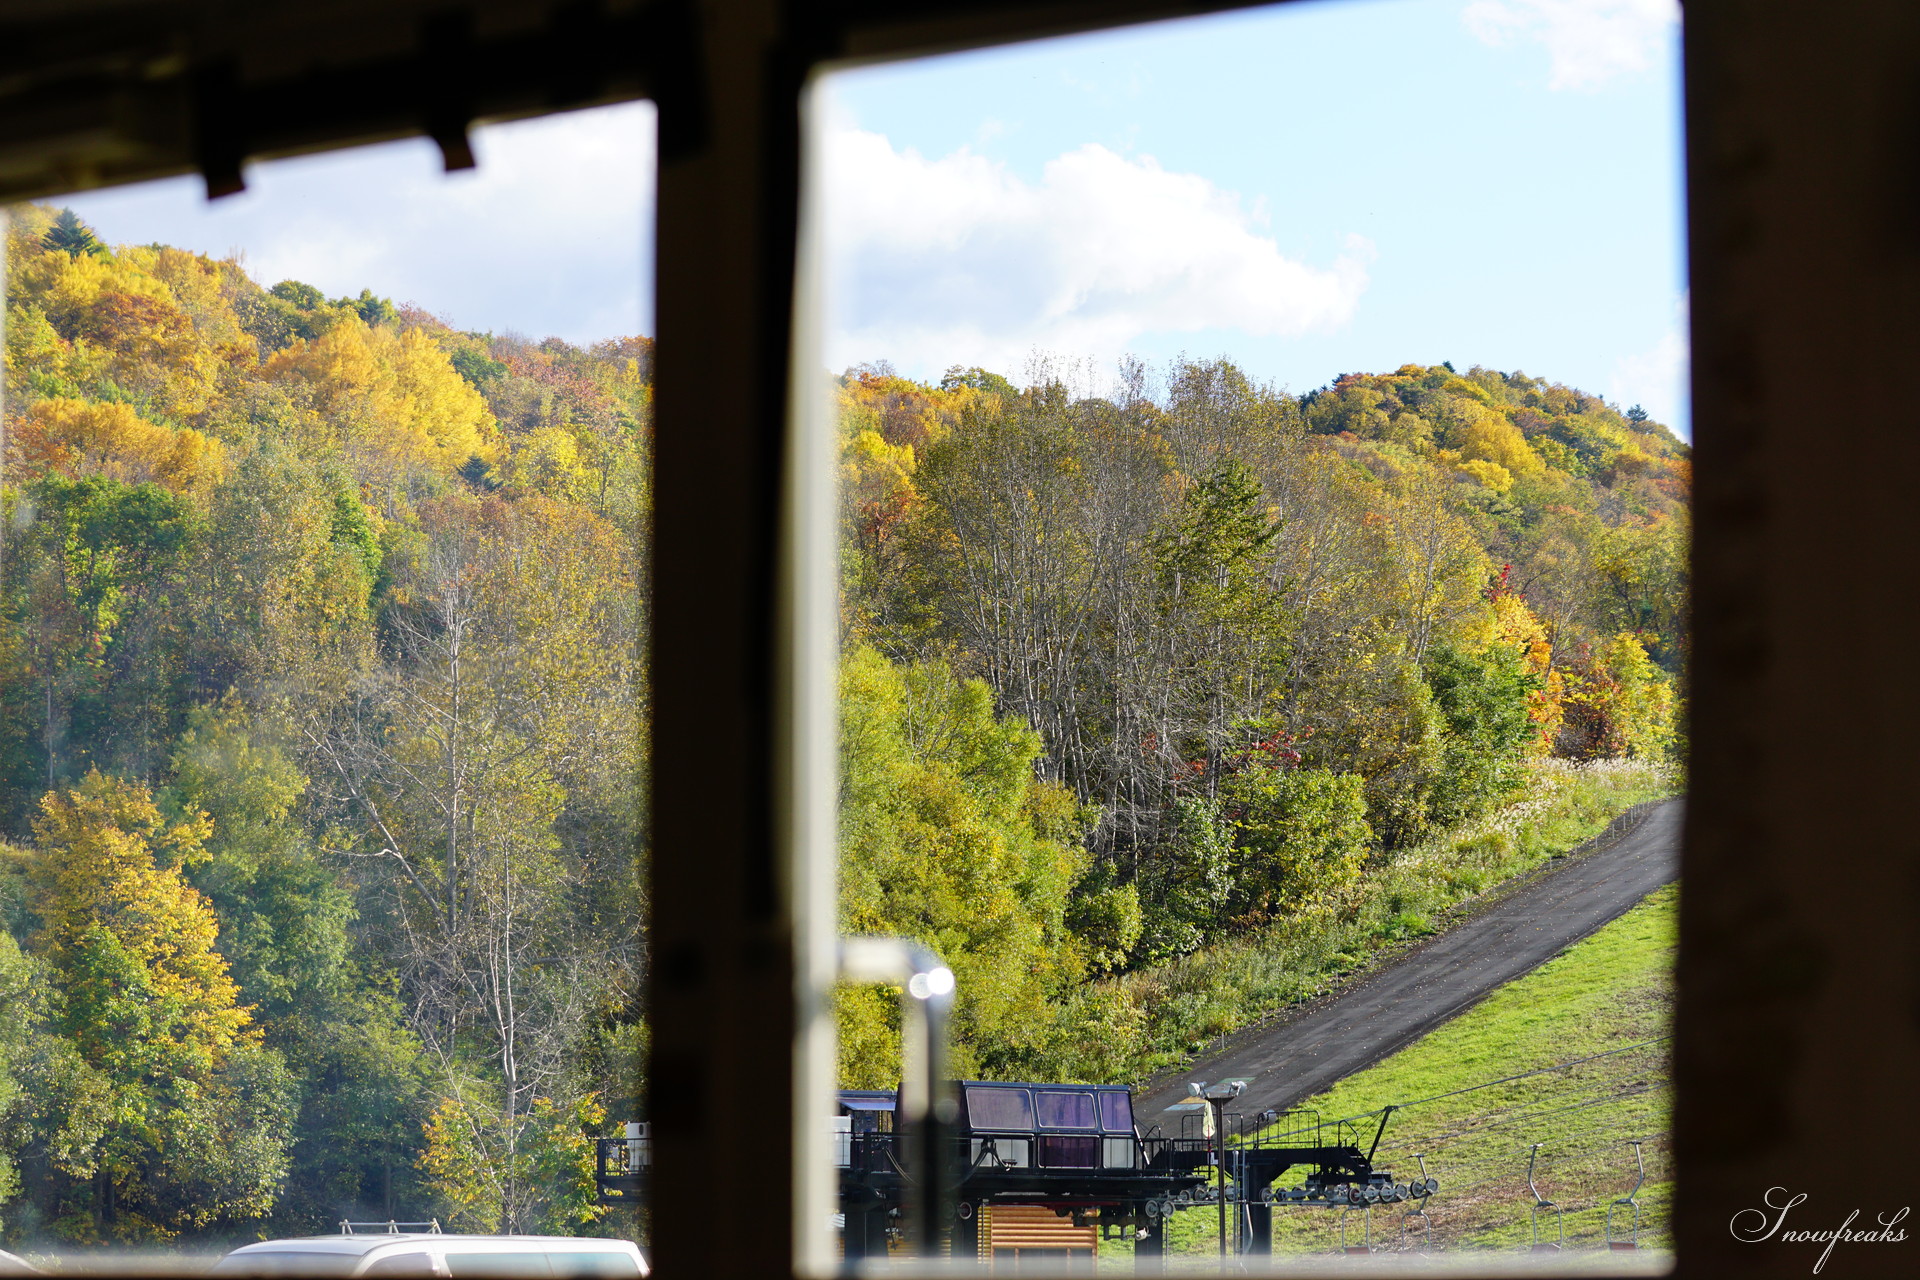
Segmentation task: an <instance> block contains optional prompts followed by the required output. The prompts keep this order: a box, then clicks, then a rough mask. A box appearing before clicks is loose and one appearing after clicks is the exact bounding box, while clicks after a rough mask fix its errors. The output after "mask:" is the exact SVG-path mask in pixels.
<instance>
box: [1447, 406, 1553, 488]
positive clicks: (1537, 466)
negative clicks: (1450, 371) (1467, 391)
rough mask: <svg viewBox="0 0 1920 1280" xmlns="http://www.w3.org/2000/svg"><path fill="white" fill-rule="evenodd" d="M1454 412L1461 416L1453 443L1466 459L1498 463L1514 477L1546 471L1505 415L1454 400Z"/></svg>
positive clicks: (1544, 465)
mask: <svg viewBox="0 0 1920 1280" xmlns="http://www.w3.org/2000/svg"><path fill="white" fill-rule="evenodd" d="M1454 410H1455V412H1456V413H1457V414H1458V416H1459V425H1458V426H1457V428H1456V429H1455V433H1454V444H1455V447H1456V448H1457V449H1458V450H1459V451H1460V455H1461V456H1462V457H1463V458H1466V459H1468V460H1472V459H1476V458H1477V459H1480V460H1481V461H1484V462H1491V463H1496V464H1498V465H1499V466H1501V467H1503V468H1505V469H1506V471H1507V472H1509V473H1510V474H1511V475H1514V476H1537V475H1539V474H1540V473H1541V472H1542V471H1544V470H1546V464H1545V463H1543V462H1541V461H1540V455H1539V454H1537V453H1535V452H1534V451H1533V447H1532V446H1531V445H1529V444H1528V443H1527V438H1526V437H1525V436H1524V435H1522V434H1521V433H1520V428H1518V427H1516V426H1514V425H1513V423H1512V421H1510V420H1509V419H1508V418H1507V417H1506V415H1504V414H1502V413H1499V412H1496V411H1495V410H1493V409H1489V408H1488V407H1486V406H1485V405H1482V404H1478V403H1476V402H1474V401H1471V400H1460V401H1455V402H1454Z"/></svg>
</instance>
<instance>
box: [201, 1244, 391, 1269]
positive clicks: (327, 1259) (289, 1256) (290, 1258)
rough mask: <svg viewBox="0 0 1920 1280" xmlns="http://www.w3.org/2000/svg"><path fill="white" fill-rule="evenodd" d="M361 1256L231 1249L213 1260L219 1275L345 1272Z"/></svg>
mask: <svg viewBox="0 0 1920 1280" xmlns="http://www.w3.org/2000/svg"><path fill="white" fill-rule="evenodd" d="M359 1260H360V1259H359V1258H358V1257H356V1256H355V1255H353V1254H351V1253H309V1252H305V1251H299V1250H293V1249H288V1250H285V1251H275V1250H268V1251H264V1252H261V1253H231V1254H228V1255H227V1256H226V1257H224V1258H222V1259H220V1261H219V1262H217V1263H215V1264H214V1267H213V1274H214V1275H217V1276H344V1275H351V1274H352V1273H353V1265H354V1263H356V1262H358V1261H359Z"/></svg>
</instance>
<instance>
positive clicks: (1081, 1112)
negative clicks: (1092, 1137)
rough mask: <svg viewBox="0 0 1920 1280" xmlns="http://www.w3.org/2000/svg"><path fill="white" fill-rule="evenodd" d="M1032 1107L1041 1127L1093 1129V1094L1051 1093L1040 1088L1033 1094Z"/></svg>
mask: <svg viewBox="0 0 1920 1280" xmlns="http://www.w3.org/2000/svg"><path fill="white" fill-rule="evenodd" d="M1034 1109H1035V1111H1036V1112H1037V1113H1038V1114H1039V1118H1040V1127H1041V1128H1043V1129H1093V1128H1097V1127H1098V1122H1097V1121H1096V1120H1095V1119H1094V1112H1093V1095H1092V1094H1090V1093H1051V1092H1048V1091H1047V1090H1044V1089H1042V1090H1040V1091H1039V1092H1037V1093H1036V1094H1035V1095H1034Z"/></svg>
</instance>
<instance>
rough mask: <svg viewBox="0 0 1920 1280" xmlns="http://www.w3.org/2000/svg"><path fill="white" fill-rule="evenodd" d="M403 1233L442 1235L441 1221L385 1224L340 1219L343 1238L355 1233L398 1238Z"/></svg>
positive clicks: (391, 1220) (429, 1220) (388, 1221)
mask: <svg viewBox="0 0 1920 1280" xmlns="http://www.w3.org/2000/svg"><path fill="white" fill-rule="evenodd" d="M403 1231H409V1232H413V1231H418V1232H425V1233H426V1234H428V1235H433V1236H437V1235H439V1234H440V1219H438V1218H429V1219H428V1220H427V1221H425V1222H395V1221H394V1220H393V1219H392V1218H388V1219H387V1220H386V1221H385V1222H348V1221H347V1220H346V1219H345V1218H342V1219H340V1234H341V1235H343V1236H350V1235H353V1234H354V1233H355V1232H359V1233H362V1234H381V1235H390V1236H397V1235H399V1234H400V1233H401V1232H403Z"/></svg>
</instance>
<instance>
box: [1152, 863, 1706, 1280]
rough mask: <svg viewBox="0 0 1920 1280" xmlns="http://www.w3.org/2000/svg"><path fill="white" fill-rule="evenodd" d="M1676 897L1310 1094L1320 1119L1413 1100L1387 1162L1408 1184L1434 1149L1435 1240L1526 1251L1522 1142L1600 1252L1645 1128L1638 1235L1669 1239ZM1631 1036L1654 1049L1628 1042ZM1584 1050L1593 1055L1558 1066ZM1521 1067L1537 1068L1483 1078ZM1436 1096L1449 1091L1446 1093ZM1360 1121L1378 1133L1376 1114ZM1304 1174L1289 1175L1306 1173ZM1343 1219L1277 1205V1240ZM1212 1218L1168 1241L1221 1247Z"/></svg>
mask: <svg viewBox="0 0 1920 1280" xmlns="http://www.w3.org/2000/svg"><path fill="white" fill-rule="evenodd" d="M1677 895H1678V889H1677V887H1669V888H1667V889H1663V890H1661V891H1659V892H1658V893H1655V894H1653V895H1652V896H1651V897H1649V898H1648V899H1647V900H1646V901H1645V902H1644V903H1643V904H1641V905H1640V906H1639V907H1636V908H1635V909H1634V910H1632V911H1630V912H1628V913H1627V914H1626V915H1624V916H1622V917H1621V918H1620V919H1619V920H1617V921H1615V922H1614V923H1612V924H1610V925H1608V926H1607V927H1606V928H1604V929H1602V930H1600V931H1599V932H1598V933H1596V934H1594V935H1593V936H1592V937H1590V938H1588V939H1586V940H1585V941H1584V942H1581V943H1578V944H1577V945H1575V946H1573V947H1572V948H1570V949H1568V950H1567V951H1565V952H1562V953H1561V954H1560V955H1559V956H1558V957H1556V958H1555V959H1553V960H1550V961H1548V962H1547V963H1546V964H1544V965H1542V966H1541V967H1540V968H1538V969H1536V970H1535V971H1534V972H1532V973H1530V974H1528V975H1527V976H1526V977H1524V978H1520V979H1518V980H1516V981H1514V982H1511V983H1508V984H1507V985H1506V986H1504V987H1501V988H1500V989H1498V990H1497V991H1495V992H1494V993H1493V994H1492V995H1491V996H1489V997H1488V998H1487V999H1486V1000H1485V1001H1484V1002H1482V1003H1481V1004H1479V1005H1478V1006H1476V1007H1474V1008H1473V1009H1470V1010H1469V1011H1467V1012H1466V1013H1464V1014H1462V1015H1461V1016H1460V1017H1458V1018H1456V1019H1454V1020H1453V1021H1451V1022H1449V1023H1447V1024H1446V1025H1445V1026H1443V1027H1441V1028H1440V1029H1439V1030H1437V1031H1435V1032H1433V1033H1432V1034H1431V1035H1428V1036H1426V1037H1425V1038H1423V1039H1421V1040H1420V1041H1418V1042H1417V1043H1415V1044H1413V1045H1410V1046H1408V1047H1407V1048H1406V1049H1404V1050H1402V1051H1401V1052H1399V1053H1397V1054H1395V1055H1393V1056H1392V1057H1390V1058H1388V1059H1387V1060H1386V1061H1384V1062H1382V1063H1381V1064H1380V1065H1378V1066H1376V1067H1373V1068H1371V1069H1370V1070H1367V1071H1364V1072H1361V1073H1360V1074H1359V1075H1356V1076H1353V1077H1351V1078H1349V1079H1347V1080H1346V1081H1343V1082H1342V1083H1341V1084H1340V1085H1338V1086H1336V1087H1335V1088H1334V1089H1332V1090H1331V1091H1329V1092H1327V1093H1325V1094H1322V1095H1320V1096H1319V1097H1316V1098H1313V1099H1311V1100H1310V1101H1309V1102H1308V1103H1307V1104H1306V1105H1307V1106H1309V1107H1311V1108H1313V1109H1315V1110H1317V1111H1318V1112H1319V1113H1320V1115H1321V1117H1322V1118H1323V1119H1325V1120H1333V1119H1338V1118H1342V1117H1349V1116H1359V1115H1362V1114H1364V1113H1367V1112H1373V1111H1377V1110H1378V1109H1379V1108H1381V1107H1384V1106H1387V1105H1389V1104H1398V1105H1400V1106H1403V1107H1404V1108H1405V1109H1404V1110H1399V1111H1396V1112H1395V1113H1394V1114H1393V1116H1392V1117H1391V1119H1390V1121H1389V1123H1388V1126H1387V1130H1386V1135H1385V1137H1384V1139H1383V1140H1382V1141H1381V1144H1380V1152H1379V1156H1378V1161H1377V1162H1378V1165H1379V1166H1380V1167H1383V1168H1391V1169H1392V1170H1393V1172H1394V1175H1395V1177H1396V1178H1397V1179H1399V1180H1401V1181H1405V1180H1407V1179H1408V1178H1411V1177H1417V1176H1418V1174H1419V1167H1418V1162H1417V1161H1416V1160H1415V1156H1416V1155H1425V1156H1426V1157H1427V1168H1428V1170H1429V1172H1430V1173H1431V1174H1432V1176H1434V1177H1436V1178H1438V1179H1440V1184H1441V1187H1440V1193H1439V1194H1438V1195H1436V1196H1435V1197H1434V1198H1433V1200H1432V1202H1431V1205H1430V1208H1429V1212H1430V1215H1431V1226H1432V1233H1433V1244H1434V1246H1435V1248H1437V1249H1441V1250H1446V1251H1449V1252H1453V1251H1462V1250H1498V1251H1518V1250H1521V1249H1524V1248H1525V1247H1526V1246H1527V1245H1528V1243H1529V1242H1530V1234H1529V1226H1528V1219H1529V1214H1528V1206H1529V1205H1530V1204H1531V1203H1532V1196H1531V1195H1530V1194H1529V1193H1528V1191H1527V1187H1526V1165H1527V1154H1528V1148H1529V1147H1530V1146H1531V1144H1533V1143H1536V1142H1538V1143H1541V1144H1542V1146H1541V1148H1540V1154H1539V1165H1538V1173H1537V1177H1536V1182H1537V1184H1538V1186H1539V1188H1540V1190H1541V1192H1542V1193H1544V1194H1545V1195H1546V1196H1547V1197H1548V1198H1550V1199H1552V1200H1553V1201H1555V1202H1556V1203H1557V1204H1558V1205H1559V1206H1561V1208H1562V1209H1564V1210H1565V1219H1564V1226H1565V1232H1566V1242H1567V1248H1568V1250H1569V1251H1574V1250H1578V1251H1585V1252H1592V1251H1596V1250H1598V1249H1600V1248H1601V1247H1602V1245H1603V1240H1604V1227H1605V1219H1606V1213H1607V1205H1608V1203H1609V1202H1610V1201H1612V1200H1614V1199H1616V1198H1618V1197H1620V1196H1622V1195H1624V1194H1625V1193H1626V1192H1627V1190H1628V1189H1629V1187H1630V1186H1631V1185H1632V1181H1633V1179H1632V1175H1631V1169H1632V1151H1631V1148H1630V1147H1628V1146H1627V1145H1625V1141H1624V1140H1625V1139H1628V1138H1643V1139H1646V1140H1647V1141H1646V1144H1645V1147H1644V1151H1645V1156H1646V1163H1647V1182H1646V1186H1645V1187H1644V1188H1643V1189H1642V1190H1641V1193H1640V1196H1639V1199H1640V1202H1641V1206H1642V1208H1641V1216H1640V1241H1641V1244H1642V1245H1643V1246H1646V1247H1650V1248H1653V1249H1661V1248H1664V1247H1665V1246H1666V1245H1667V1243H1668V1237H1667V1205H1668V1198H1669V1193H1670V1189H1671V1182H1670V1178H1671V1174H1670V1171H1669V1170H1670V1158H1669V1143H1668V1136H1667V1131H1668V1111H1669V1106H1670V1089H1669V1084H1668V1073H1667V1045H1666V1043H1665V1042H1664V1041H1661V1040H1660V1038H1661V1037H1664V1036H1665V1035H1666V1034H1667V1028H1668V1024H1669V1020H1670V1017H1671V1013H1672V1001H1673V980H1672V969H1673V942H1674V911H1675V904H1676V902H1677ZM1648 1041H1655V1042H1656V1043H1653V1044H1650V1045H1648V1044H1646V1042H1648ZM1635 1045H1642V1046H1644V1047H1640V1048H1629V1046H1635ZM1617 1050H1625V1051H1624V1052H1613V1051H1617ZM1598 1054H1609V1056H1606V1057H1598V1058H1595V1057H1594V1055H1598ZM1582 1058H1591V1059H1593V1060H1591V1061H1587V1062H1584V1063H1581V1064H1580V1065H1577V1066H1573V1067H1570V1068H1567V1069H1565V1070H1552V1069H1551V1068H1555V1067H1558V1066H1560V1065H1561V1064H1565V1063H1568V1062H1571V1061H1573V1060H1575V1059H1582ZM1522 1072H1539V1074H1535V1075H1530V1076H1527V1077H1526V1078H1523V1079H1519V1080H1514V1081H1511V1082H1509V1083H1506V1084H1500V1085H1494V1086H1491V1087H1481V1086H1483V1085H1485V1084H1486V1082H1488V1081H1493V1080H1498V1079H1501V1078H1502V1077H1507V1076H1513V1075H1517V1074H1520V1073H1522ZM1456 1091H1459V1092H1456ZM1441 1094H1452V1096H1450V1097H1436V1095H1441ZM1422 1099H1432V1100H1431V1101H1421V1100H1422ZM1409 1104H1410V1105H1409ZM1362 1123H1363V1125H1364V1126H1365V1128H1366V1131H1367V1135H1368V1137H1369V1138H1370V1137H1371V1134H1372V1122H1362ZM1300 1172H1301V1171H1296V1172H1295V1173H1294V1174H1291V1175H1289V1176H1288V1177H1287V1178H1283V1179H1282V1184H1283V1185H1286V1184H1291V1183H1294V1182H1297V1181H1298V1179H1299V1176H1300ZM1407 1207H1408V1206H1402V1205H1395V1206H1392V1207H1390V1208H1384V1209H1375V1210H1374V1211H1373V1214H1372V1238H1373V1242H1374V1243H1375V1245H1377V1246H1383V1247H1385V1248H1388V1249H1396V1248H1398V1247H1399V1243H1400V1233H1401V1223H1402V1219H1403V1216H1404V1212H1405V1209H1406V1208H1407ZM1620 1214H1621V1215H1626V1216H1617V1217H1616V1225H1618V1226H1620V1227H1622V1228H1624V1227H1625V1226H1626V1225H1627V1223H1628V1216H1630V1211H1627V1210H1621V1211H1620ZM1342 1218H1345V1219H1346V1227H1347V1235H1348V1238H1349V1240H1350V1241H1351V1242H1354V1243H1358V1242H1359V1241H1360V1239H1361V1237H1362V1235H1363V1234H1364V1221H1363V1215H1362V1213H1361V1212H1360V1211H1343V1210H1327V1209H1306V1208H1295V1209H1277V1210H1275V1212H1274V1236H1275V1250H1276V1252H1280V1253H1292V1254H1311V1253H1317V1252H1330V1251H1333V1250H1335V1249H1337V1248H1338V1247H1339V1245H1340V1240H1341V1219H1342ZM1214 1223H1215V1218H1214V1213H1213V1211H1212V1210H1211V1209H1196V1210H1192V1211H1189V1212H1187V1213H1184V1214H1181V1215H1179V1216H1178V1217H1177V1218H1176V1219H1175V1220H1174V1223H1173V1225H1172V1227H1171V1229H1170V1231H1169V1247H1170V1249H1171V1250H1173V1251H1176V1252H1180V1253H1191V1254H1210V1253H1212V1252H1214V1250H1215V1249H1216V1247H1217V1244H1216V1241H1217V1236H1216V1234H1215V1226H1214ZM1541 1231H1542V1236H1543V1238H1545V1239H1548V1240H1551V1239H1555V1238H1557V1234H1558V1233H1557V1231H1556V1229H1555V1225H1554V1223H1553V1221H1552V1214H1551V1212H1543V1213H1542V1214H1541Z"/></svg>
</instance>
